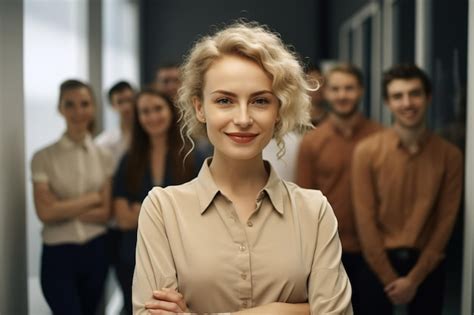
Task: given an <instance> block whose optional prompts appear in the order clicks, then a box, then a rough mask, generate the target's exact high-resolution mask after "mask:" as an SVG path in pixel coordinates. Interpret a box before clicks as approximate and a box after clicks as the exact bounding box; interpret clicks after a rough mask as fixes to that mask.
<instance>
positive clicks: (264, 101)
mask: <svg viewBox="0 0 474 315" xmlns="http://www.w3.org/2000/svg"><path fill="white" fill-rule="evenodd" d="M253 102H254V103H255V104H258V105H265V104H268V103H270V101H269V100H268V99H266V98H257V99H255V100H254V101H253Z"/></svg>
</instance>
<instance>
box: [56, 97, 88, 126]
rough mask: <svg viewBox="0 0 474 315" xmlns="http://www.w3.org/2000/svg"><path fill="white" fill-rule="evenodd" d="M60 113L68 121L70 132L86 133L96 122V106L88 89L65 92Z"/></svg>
mask: <svg viewBox="0 0 474 315" xmlns="http://www.w3.org/2000/svg"><path fill="white" fill-rule="evenodd" d="M59 112H60V113H61V115H62V116H63V117H64V119H65V120H66V125H67V128H68V130H73V131H76V132H86V131H87V130H88V128H89V125H90V124H91V123H92V121H93V120H94V114H95V106H94V102H93V99H92V95H91V94H90V92H89V90H88V89H87V88H77V89H72V90H67V91H65V92H63V95H62V98H61V102H60V104H59Z"/></svg>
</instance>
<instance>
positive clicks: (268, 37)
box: [177, 21, 312, 158]
mask: <svg viewBox="0 0 474 315" xmlns="http://www.w3.org/2000/svg"><path fill="white" fill-rule="evenodd" d="M225 55H238V56H241V57H245V58H248V59H250V60H253V61H254V62H256V63H257V64H258V65H260V67H262V69H263V70H264V71H265V72H266V73H268V74H269V75H270V77H271V79H272V88H273V93H274V94H275V96H276V97H277V98H278V100H279V103H280V108H279V116H280V118H281V119H280V120H279V121H278V123H277V125H276V126H275V132H274V135H273V138H274V139H275V140H276V143H277V146H278V148H279V152H278V154H277V156H278V157H279V158H280V157H282V156H283V155H284V153H285V143H284V141H283V136H284V135H285V134H287V133H288V132H291V131H296V132H298V133H303V132H304V131H306V130H308V129H311V128H312V125H311V123H310V115H309V110H310V107H311V101H310V97H309V96H308V93H307V92H308V91H309V90H311V87H310V86H309V85H308V83H307V81H306V80H305V74H304V72H303V69H302V67H301V65H300V63H299V62H298V58H297V57H296V55H295V53H293V52H292V51H291V50H290V49H288V48H287V47H286V46H285V45H284V44H283V42H282V40H281V39H280V37H279V35H277V34H275V33H273V32H271V31H270V30H268V28H267V27H265V26H262V25H260V24H258V23H256V22H251V23H250V22H242V21H239V22H236V23H234V24H232V25H230V26H228V27H226V28H224V29H223V30H221V31H218V32H217V33H215V34H214V35H212V36H205V37H203V38H201V39H200V40H199V41H198V42H197V43H196V44H195V45H194V47H193V48H192V49H191V51H190V53H189V55H188V56H187V58H186V60H185V62H184V64H183V66H182V67H181V75H182V86H181V88H180V89H179V90H178V99H177V106H178V108H179V110H180V112H181V119H180V123H181V135H182V137H183V138H187V139H189V140H190V141H191V143H192V145H193V146H194V143H193V140H192V137H193V136H202V135H206V127H205V124H203V123H201V122H199V121H198V120H197V118H196V113H195V110H194V107H193V101H192V99H193V98H194V97H198V98H200V99H201V100H202V99H203V94H202V91H203V88H204V75H205V73H206V72H207V70H208V69H209V68H210V67H211V65H212V63H213V62H214V61H215V60H217V59H219V58H221V57H223V56H225Z"/></svg>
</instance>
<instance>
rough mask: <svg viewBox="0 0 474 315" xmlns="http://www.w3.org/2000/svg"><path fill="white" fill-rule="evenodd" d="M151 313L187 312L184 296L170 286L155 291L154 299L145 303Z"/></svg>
mask: <svg viewBox="0 0 474 315" xmlns="http://www.w3.org/2000/svg"><path fill="white" fill-rule="evenodd" d="M145 308H146V309H147V310H148V313H149V314H160V315H161V314H175V313H187V312H188V307H187V306H186V302H185V301H184V296H183V295H182V294H181V293H179V292H177V291H175V290H173V289H169V288H163V289H161V290H157V291H153V300H152V301H149V302H147V303H146V304H145Z"/></svg>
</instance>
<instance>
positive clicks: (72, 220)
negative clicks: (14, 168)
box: [31, 80, 113, 315]
mask: <svg viewBox="0 0 474 315" xmlns="http://www.w3.org/2000/svg"><path fill="white" fill-rule="evenodd" d="M58 109H59V112H60V113H61V115H62V116H63V117H64V119H65V122H66V132H65V133H64V134H63V136H62V137H61V138H60V139H59V140H58V141H57V142H55V143H53V144H51V145H49V146H47V147H46V148H43V149H41V150H40V151H38V152H36V154H35V155H34V157H33V160H32V162H31V174H32V180H33V190H34V201H35V206H36V211H37V214H38V217H39V219H40V220H41V221H42V222H43V232H42V236H43V252H42V257H41V287H42V290H43V293H44V296H45V298H46V301H47V303H48V304H49V306H50V308H51V310H52V312H53V314H55V315H58V314H68V315H69V314H73V315H88V314H95V312H96V309H97V306H98V303H99V301H100V299H101V296H102V292H103V287H104V282H105V277H106V274H107V257H106V250H105V239H104V238H105V232H106V226H105V223H106V222H107V220H108V219H109V216H110V186H111V185H110V177H111V175H112V173H113V169H112V168H111V166H112V165H113V163H112V160H111V157H110V156H109V155H107V153H106V152H105V151H102V150H101V149H100V148H99V147H98V146H96V145H95V144H94V142H93V141H92V138H91V135H90V131H91V127H92V124H93V121H94V113H95V103H94V97H93V93H92V90H91V88H90V87H89V86H88V85H87V84H85V83H83V82H80V81H77V80H67V81H65V82H63V83H62V84H61V87H60V96H59V106H58Z"/></svg>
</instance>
